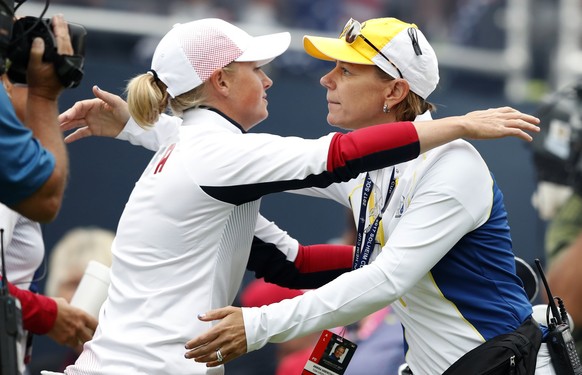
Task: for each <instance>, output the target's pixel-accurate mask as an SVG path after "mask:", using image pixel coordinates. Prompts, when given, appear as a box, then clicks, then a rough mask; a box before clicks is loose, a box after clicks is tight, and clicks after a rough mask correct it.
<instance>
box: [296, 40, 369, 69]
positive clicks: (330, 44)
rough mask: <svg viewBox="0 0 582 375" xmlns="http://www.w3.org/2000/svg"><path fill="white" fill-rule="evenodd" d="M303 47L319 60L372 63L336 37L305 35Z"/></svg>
mask: <svg viewBox="0 0 582 375" xmlns="http://www.w3.org/2000/svg"><path fill="white" fill-rule="evenodd" d="M303 48H304V49H305V52H307V54H308V55H310V56H312V57H315V58H316V59H320V60H338V61H344V62H348V63H353V64H363V65H374V62H372V61H371V60H370V59H368V58H367V57H365V56H363V55H362V54H360V53H359V52H358V51H356V50H355V49H354V48H352V46H350V45H349V44H347V43H346V42H345V41H343V40H341V39H337V38H325V37H320V36H311V35H305V36H304V37H303Z"/></svg>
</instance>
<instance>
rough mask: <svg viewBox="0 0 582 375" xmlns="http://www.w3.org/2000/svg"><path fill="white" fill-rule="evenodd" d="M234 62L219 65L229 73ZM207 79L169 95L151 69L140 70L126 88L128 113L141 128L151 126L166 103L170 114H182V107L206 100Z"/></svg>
mask: <svg viewBox="0 0 582 375" xmlns="http://www.w3.org/2000/svg"><path fill="white" fill-rule="evenodd" d="M233 65H234V64H233V63H230V64H228V65H227V66H225V67H223V68H222V69H223V70H224V71H226V72H227V73H231V72H233V71H234V68H233ZM206 82H208V81H205V82H204V83H203V84H201V85H199V86H197V87H195V88H193V89H192V90H190V91H188V92H185V93H183V94H181V95H178V96H176V97H175V98H172V97H171V96H170V94H168V91H167V86H166V85H165V84H164V83H163V82H162V81H160V80H159V79H156V78H155V77H154V76H153V75H152V74H150V73H144V74H140V75H138V76H136V77H134V78H132V79H131V80H130V81H129V83H128V84H127V87H126V89H125V94H126V96H127V105H128V108H129V114H130V115H131V117H133V119H134V120H135V122H136V123H137V124H138V125H139V126H141V127H142V128H144V129H149V128H151V127H152V126H153V124H155V123H156V121H158V119H159V117H160V115H161V114H162V113H164V112H165V111H166V108H168V106H169V107H170V109H171V110H172V114H174V115H175V116H179V117H181V116H182V115H183V114H184V111H185V110H187V109H190V108H197V107H200V106H202V105H204V104H205V103H206V102H207V99H208V95H207V92H206Z"/></svg>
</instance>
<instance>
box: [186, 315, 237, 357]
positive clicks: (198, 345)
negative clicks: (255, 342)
mask: <svg viewBox="0 0 582 375" xmlns="http://www.w3.org/2000/svg"><path fill="white" fill-rule="evenodd" d="M198 319H200V320H201V321H203V322H210V321H213V320H220V322H219V323H218V324H216V325H215V326H214V327H212V328H211V329H209V330H208V331H206V332H205V333H203V334H201V335H200V336H198V337H196V338H194V339H192V340H190V341H188V342H187V343H186V350H187V351H186V354H184V357H186V358H188V359H194V360H195V361H196V362H200V363H206V366H207V367H216V366H220V365H223V364H224V363H226V362H230V361H232V360H233V359H235V358H238V357H240V356H241V355H243V354H245V353H246V352H247V337H246V334H245V325H244V320H243V315H242V309H241V308H240V307H232V306H228V307H223V308H221V309H217V310H212V311H209V312H207V313H206V314H202V315H199V316H198ZM219 351H220V355H222V361H219V354H218V352H219Z"/></svg>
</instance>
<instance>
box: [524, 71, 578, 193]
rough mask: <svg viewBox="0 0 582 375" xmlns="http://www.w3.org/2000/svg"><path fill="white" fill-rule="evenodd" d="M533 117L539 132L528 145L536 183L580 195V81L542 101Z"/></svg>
mask: <svg viewBox="0 0 582 375" xmlns="http://www.w3.org/2000/svg"><path fill="white" fill-rule="evenodd" d="M536 115H537V117H539V118H540V120H541V123H540V128H541V132H540V134H538V135H537V136H535V137H534V139H533V141H532V143H531V146H532V151H533V161H534V165H535V167H536V170H537V174H538V181H548V182H553V183H556V184H559V185H566V186H571V187H573V188H574V190H576V192H578V193H582V80H580V81H578V82H574V84H572V85H570V86H568V87H566V88H564V89H562V90H560V91H557V92H556V93H554V94H553V95H552V96H551V97H550V98H549V99H546V100H545V101H544V102H543V103H542V105H541V106H540V107H539V108H538V110H537V113H536Z"/></svg>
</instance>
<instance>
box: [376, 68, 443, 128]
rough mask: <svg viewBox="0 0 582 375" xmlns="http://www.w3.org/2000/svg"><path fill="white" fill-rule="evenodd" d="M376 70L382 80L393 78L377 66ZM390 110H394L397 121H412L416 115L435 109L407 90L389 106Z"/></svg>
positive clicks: (429, 103)
mask: <svg viewBox="0 0 582 375" xmlns="http://www.w3.org/2000/svg"><path fill="white" fill-rule="evenodd" d="M376 72H377V73H378V76H379V77H380V78H381V79H382V80H386V81H392V80H394V77H392V76H390V75H389V74H388V73H386V72H384V71H383V70H382V69H380V68H379V67H377V66H376ZM390 111H392V112H395V115H396V119H397V120H399V121H414V119H415V118H416V116H418V115H421V114H423V113H424V112H426V111H430V112H434V111H436V106H435V105H434V104H432V103H431V102H428V101H426V100H424V99H423V98H421V97H420V96H419V95H418V94H416V93H414V92H412V91H408V95H406V98H404V100H403V101H401V102H400V103H398V104H397V105H395V106H394V107H393V108H390Z"/></svg>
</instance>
